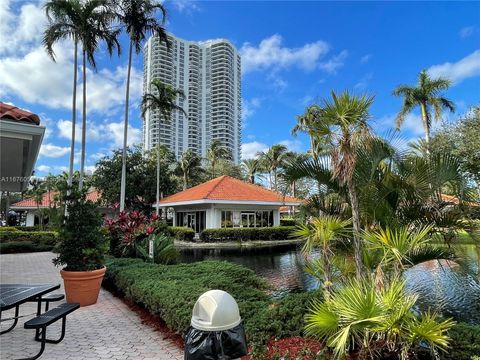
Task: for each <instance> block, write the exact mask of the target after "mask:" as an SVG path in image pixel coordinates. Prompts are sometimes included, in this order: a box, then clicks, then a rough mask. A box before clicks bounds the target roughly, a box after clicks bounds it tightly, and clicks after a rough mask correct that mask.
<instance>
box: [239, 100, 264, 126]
mask: <svg viewBox="0 0 480 360" xmlns="http://www.w3.org/2000/svg"><path fill="white" fill-rule="evenodd" d="M259 107H260V99H259V98H257V97H254V98H251V99H250V100H246V99H242V121H244V122H245V120H247V119H248V118H249V117H251V116H253V114H255V110H256V109H258V108H259Z"/></svg>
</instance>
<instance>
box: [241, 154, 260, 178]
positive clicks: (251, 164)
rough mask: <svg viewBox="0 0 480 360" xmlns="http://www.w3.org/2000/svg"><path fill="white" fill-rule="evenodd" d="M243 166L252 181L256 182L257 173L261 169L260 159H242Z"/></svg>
mask: <svg viewBox="0 0 480 360" xmlns="http://www.w3.org/2000/svg"><path fill="white" fill-rule="evenodd" d="M242 166H243V168H244V169H245V172H246V173H247V175H248V179H249V181H250V183H252V184H255V175H256V174H257V173H258V172H259V171H260V160H259V159H245V160H243V161H242Z"/></svg>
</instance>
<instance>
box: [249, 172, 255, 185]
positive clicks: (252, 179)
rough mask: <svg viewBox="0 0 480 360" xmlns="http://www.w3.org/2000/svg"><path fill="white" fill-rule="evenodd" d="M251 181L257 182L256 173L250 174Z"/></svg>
mask: <svg viewBox="0 0 480 360" xmlns="http://www.w3.org/2000/svg"><path fill="white" fill-rule="evenodd" d="M250 183H252V184H255V174H250Z"/></svg>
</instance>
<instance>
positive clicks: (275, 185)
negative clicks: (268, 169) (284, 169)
mask: <svg viewBox="0 0 480 360" xmlns="http://www.w3.org/2000/svg"><path fill="white" fill-rule="evenodd" d="M273 181H274V184H273V188H274V189H275V191H277V169H275V170H273Z"/></svg>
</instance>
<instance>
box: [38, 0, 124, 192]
mask: <svg viewBox="0 0 480 360" xmlns="http://www.w3.org/2000/svg"><path fill="white" fill-rule="evenodd" d="M109 5H110V3H109V2H108V1H107V0H87V1H80V0H71V1H70V0H50V1H49V2H47V3H46V4H45V11H46V14H47V17H48V19H49V23H50V24H49V27H48V28H47V30H46V31H45V33H44V38H43V44H44V46H45V47H46V49H47V52H48V54H49V55H50V56H51V57H52V58H54V56H55V54H54V51H53V44H55V43H56V42H57V41H59V40H61V39H65V38H72V39H73V40H74V45H75V54H74V66H75V70H74V90H73V109H72V146H71V149H70V172H69V185H71V183H72V174H73V155H74V142H75V125H76V124H75V119H76V116H75V111H76V105H75V104H76V90H75V89H76V80H77V46H78V44H81V46H82V58H83V118H82V152H81V163H80V182H79V188H80V189H82V187H83V177H84V171H85V140H86V122H87V74H86V70H87V65H86V63H87V61H88V62H89V63H90V65H91V66H92V67H93V68H94V69H96V62H95V57H94V54H95V51H96V50H97V49H98V47H99V46H100V43H101V42H105V43H106V45H107V50H108V52H109V54H110V55H111V54H112V53H113V50H114V48H117V50H118V53H120V44H119V42H118V40H117V36H118V33H119V30H113V29H112V28H111V24H112V21H113V20H114V16H113V13H112V11H111V8H110V6H109Z"/></svg>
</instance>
